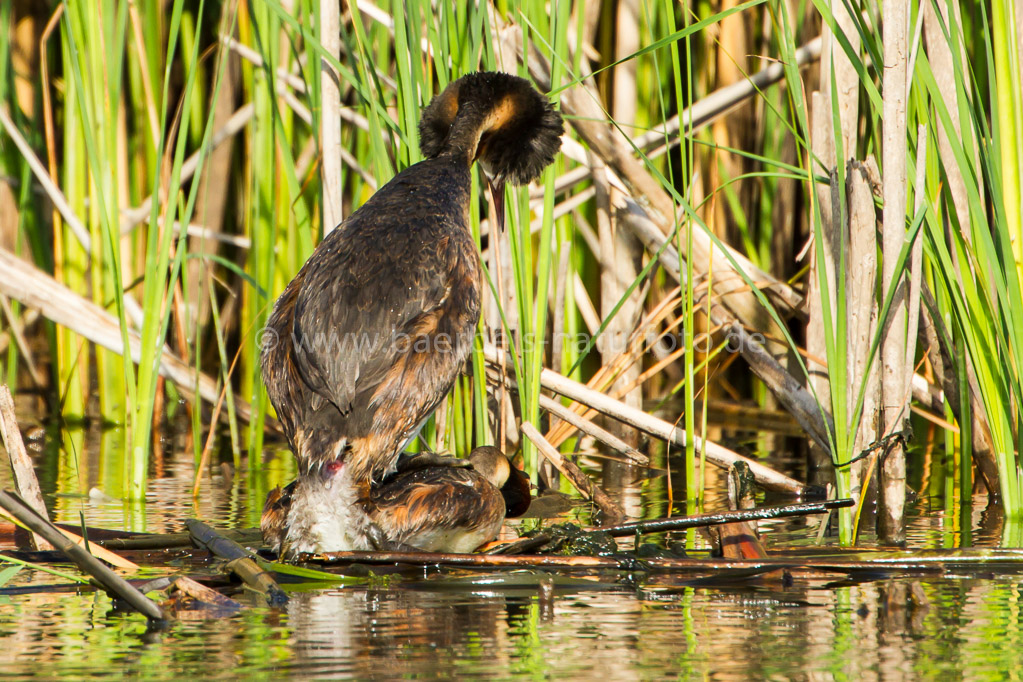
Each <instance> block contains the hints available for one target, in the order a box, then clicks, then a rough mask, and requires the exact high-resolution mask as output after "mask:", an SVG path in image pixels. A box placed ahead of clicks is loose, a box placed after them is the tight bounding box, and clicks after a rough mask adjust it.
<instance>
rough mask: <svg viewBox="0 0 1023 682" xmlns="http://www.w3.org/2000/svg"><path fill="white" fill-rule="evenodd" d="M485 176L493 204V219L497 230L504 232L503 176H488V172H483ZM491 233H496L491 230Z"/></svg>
mask: <svg viewBox="0 0 1023 682" xmlns="http://www.w3.org/2000/svg"><path fill="white" fill-rule="evenodd" d="M483 174H484V175H485V176H486V177H487V186H488V187H490V200H491V201H492V202H493V204H494V219H493V221H492V222H494V223H497V227H498V230H499V231H500V232H504V177H503V176H498V177H497V178H492V177H490V174H489V173H486V172H485V173H483ZM492 234H498V233H497V232H493V233H492Z"/></svg>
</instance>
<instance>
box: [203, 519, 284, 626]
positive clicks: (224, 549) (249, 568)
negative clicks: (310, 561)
mask: <svg viewBox="0 0 1023 682" xmlns="http://www.w3.org/2000/svg"><path fill="white" fill-rule="evenodd" d="M185 526H186V527H187V528H188V532H189V533H190V534H191V536H192V537H193V538H194V539H195V542H196V543H197V544H199V545H202V546H203V547H205V548H206V549H208V550H209V551H211V552H213V554H215V555H217V556H218V557H220V558H221V559H227V562H228V563H227V569H228V570H230V571H231V572H233V573H234V574H235V575H237V576H238V577H239V578H241V580H242V582H244V583H245V584H246V585H248V586H249V587H251V588H252V589H254V590H256V591H257V592H259V593H260V594H262V595H263V596H264V597H265V598H266V601H267V603H268V604H269V605H270V606H283V605H284V604H287V603H288V595H286V594H285V593H284V590H282V589H281V588H280V586H279V585H278V584H277V581H276V580H274V579H273V576H271V575H270V574H269V573H268V572H267V571H264V570H263V569H262V568H260V567H259V564H257V563H256V562H255V560H253V558H252V553H251V552H249V550H247V549H245V548H244V547H242V546H241V545H239V544H238V543H237V542H235V541H234V540H232V539H230V538H228V537H225V536H224V535H222V534H221V533H220V532H219V531H217V530H216V529H215V528H212V527H210V526H208V525H206V524H205V523H203V522H202V521H199V520H197V519H186V520H185Z"/></svg>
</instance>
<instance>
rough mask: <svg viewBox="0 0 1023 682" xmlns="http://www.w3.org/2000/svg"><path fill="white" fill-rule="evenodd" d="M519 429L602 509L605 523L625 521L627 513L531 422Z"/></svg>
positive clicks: (578, 488) (573, 483)
mask: <svg viewBox="0 0 1023 682" xmlns="http://www.w3.org/2000/svg"><path fill="white" fill-rule="evenodd" d="M519 429H520V430H521V431H522V434H523V435H524V436H525V437H526V438H528V439H529V440H531V441H533V445H535V446H536V449H537V450H539V451H540V453H541V454H542V455H543V456H544V457H546V458H547V461H548V462H550V463H551V464H553V465H554V467H555V468H556V469H557V470H558V471H560V472H561V475H562V476H564V477H565V478H567V479H568V480H569V481H571V482H572V485H573V486H575V489H576V490H578V491H579V492H580V493H582V495H583V497H585V498H587V499H589V500H592V501H593V503H594V504H596V505H597V507H599V508H600V511H601V512H603V513H604V521H606V523H607V525H615V524H617V523H621V521H622V520H623V519H625V512H624V511H622V508H621V507H619V506H618V505H617V504H616V503H615V502H614V500H612V499H611V498H610V497H608V495H607V493H605V492H604V490H603V489H602V488H601V487H600V486H599V485H597V484H595V483H593V482H592V481H590V479H589V478H587V476H586V474H584V473H583V472H582V471H581V470H580V469H579V467H577V466H576V465H574V464H572V463H571V462H569V461H568V460H566V459H565V458H564V457H563V456H562V454H561V453H560V452H558V451H557V449H555V447H554V446H553V445H551V444H550V443H548V442H547V439H546V438H544V437H543V434H541V433H540V432H539V431H537V430H536V427H535V426H533V425H532V424H530V423H529V422H522V424H520V425H519Z"/></svg>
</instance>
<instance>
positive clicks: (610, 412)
mask: <svg viewBox="0 0 1023 682" xmlns="http://www.w3.org/2000/svg"><path fill="white" fill-rule="evenodd" d="M500 355H501V354H500V352H499V351H498V349H497V348H496V347H495V346H494V345H492V344H489V343H488V344H485V345H484V346H483V356H484V358H485V359H486V361H487V362H488V363H490V364H491V365H492V366H495V367H496V366H499V365H500ZM540 384H541V386H542V387H543V388H546V389H547V390H549V391H554V392H555V393H558V394H560V395H563V396H565V397H566V398H571V399H572V400H575V401H576V402H579V403H582V404H584V405H586V406H588V407H591V408H593V409H595V410H598V411H599V412H601V413H602V414H605V415H607V416H609V417H613V418H614V419H617V420H618V421H621V422H623V423H625V424H629V425H630V426H634V427H636V428H638V429H640V430H641V431H644V432H646V433H649V434H650V435H652V436H654V437H656V438H660V439H662V440H666V441H668V442H669V443H670V444H671V445H673V446H676V447H682V448H684V447H685V446H686V442H687V434H686V432H685V431H684V430H682V429H679V428H677V427H676V426H674V425H673V424H669V423H668V422H666V421H664V420H663V419H659V418H657V417H655V416H653V415H650V414H647V413H646V412H643V411H642V410H637V409H636V408H633V407H629V406H628V405H625V404H624V403H622V402H621V401H619V400H615V399H614V398H611V397H610V396H607V395H605V394H603V393H600V392H598V391H594V390H592V389H590V388H588V387H587V386H584V385H583V384H580V383H579V382H577V381H573V380H572V379H569V378H567V377H563V376H561V375H560V374H558V373H556V372H553V371H551V370H549V369H544V370H542V371H541V372H540ZM693 440H694V442H695V444H696V447H697V448H702V449H703V450H704V453H705V455H706V458H707V461H709V462H710V463H712V464H714V465H715V466H718V467H720V468H722V469H727V468H728V467H729V466H730V465H731V464H732V463H734V462H737V461H739V460H742V461H744V462H746V463H747V464H748V465H749V467H750V470H751V471H752V472H753V476H754V477H755V478H756V480H757V483H758V484H760V485H761V486H762V487H764V488H767V489H769V490H776V491H778V492H784V493H788V494H791V495H804V494H806V493H807V492H809V491H808V488H807V486H805V485H804V484H802V483H800V482H799V481H797V480H795V479H792V478H789V477H788V476H785V475H784V474H780V473H778V472H776V471H774V470H773V469H771V468H769V467H767V466H764V465H763V464H761V463H760V462H757V461H755V460H752V459H749V458H746V457H743V456H742V455H739V454H738V453H735V452H732V451H731V450H728V449H727V448H725V447H722V446H721V445H718V444H717V443H713V442H711V441H708V440H705V439H703V438H700V437H699V436H694V437H693Z"/></svg>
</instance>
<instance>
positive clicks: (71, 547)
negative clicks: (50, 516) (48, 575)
mask: <svg viewBox="0 0 1023 682" xmlns="http://www.w3.org/2000/svg"><path fill="white" fill-rule="evenodd" d="M0 507H3V508H4V509H6V510H7V511H8V512H10V513H11V515H12V516H14V518H16V519H18V521H20V522H21V523H23V524H25V525H26V526H28V528H29V529H30V530H32V531H33V532H34V533H38V534H39V535H42V536H43V537H44V538H45V539H46V540H47V542H49V543H50V544H52V545H53V546H54V547H56V548H57V549H59V550H60V551H61V552H63V553H64V555H65V556H67V557H68V558H69V559H71V560H72V561H73V562H75V564H77V565H78V567H79V568H80V569H82V571H84V572H85V573H87V574H89V575H91V576H92V577H93V579H94V580H95V581H96V582H97V583H98V584H99V585H100V586H101V587H102V588H103V589H104V590H106V591H107V592H108V593H109V594H111V595H112V596H116V597H119V598H121V599H123V600H124V601H125V602H127V603H128V604H129V605H130V606H131V607H132V608H133V609H135V610H136V611H138V612H139V613H141V614H142V615H144V616H145V617H146V618H149V619H150V620H164V614H163V609H161V608H160V607H159V605H158V604H157V603H156V602H154V601H153V600H151V599H149V598H148V597H147V596H146V595H144V594H142V593H141V592H139V591H138V589H136V588H135V587H133V586H132V585H131V583H129V582H128V581H127V580H125V579H124V578H122V577H121V576H119V575H117V574H116V573H114V572H113V571H112V570H110V569H109V568H107V567H106V566H105V565H104V564H103V562H101V561H100V560H99V559H97V558H96V557H94V556H93V555H91V554H89V553H88V552H87V551H85V549H84V548H83V547H80V546H78V545H76V544H75V543H74V542H73V541H71V540H70V539H69V538H66V537H64V535H63V534H62V533H61V531H60V529H59V528H57V527H56V526H54V525H53V524H52V523H50V522H49V521H48V520H46V519H44V518H43V517H42V516H40V515H39V514H38V513H37V512H36V511H35V510H34V509H32V508H31V507H30V506H29V505H28V504H26V503H25V501H24V500H22V499H21V498H20V497H19V496H18V495H16V494H13V493H9V492H7V491H5V490H0Z"/></svg>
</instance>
